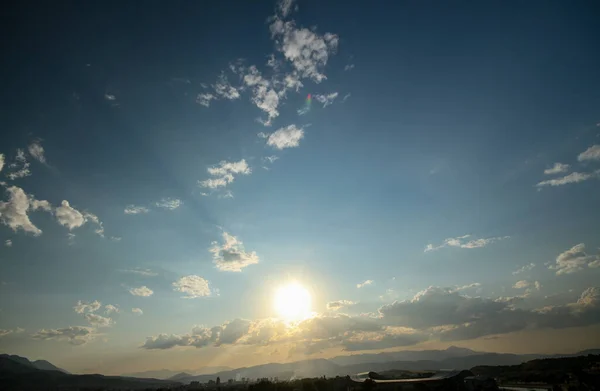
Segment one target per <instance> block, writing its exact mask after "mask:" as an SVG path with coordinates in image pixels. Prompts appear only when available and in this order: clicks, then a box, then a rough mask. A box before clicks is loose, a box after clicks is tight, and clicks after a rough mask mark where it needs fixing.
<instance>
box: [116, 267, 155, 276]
mask: <svg viewBox="0 0 600 391" xmlns="http://www.w3.org/2000/svg"><path fill="white" fill-rule="evenodd" d="M121 272H123V273H132V274H137V275H139V276H142V277H156V276H158V273H156V272H153V271H152V270H150V269H140V268H136V269H125V270H121Z"/></svg>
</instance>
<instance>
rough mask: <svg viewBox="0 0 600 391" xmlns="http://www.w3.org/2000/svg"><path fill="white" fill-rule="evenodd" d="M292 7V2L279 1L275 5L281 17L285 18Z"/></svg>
mask: <svg viewBox="0 0 600 391" xmlns="http://www.w3.org/2000/svg"><path fill="white" fill-rule="evenodd" d="M292 5H294V0H280V1H279V2H278V3H277V10H278V11H279V13H280V14H281V16H282V17H284V18H286V17H287V16H288V15H289V14H290V12H291V11H292Z"/></svg>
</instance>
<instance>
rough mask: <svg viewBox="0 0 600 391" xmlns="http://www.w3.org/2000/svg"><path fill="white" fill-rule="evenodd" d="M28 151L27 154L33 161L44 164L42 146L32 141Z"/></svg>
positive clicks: (44, 157)
mask: <svg viewBox="0 0 600 391" xmlns="http://www.w3.org/2000/svg"><path fill="white" fill-rule="evenodd" d="M28 150H29V154H30V155H31V156H32V157H33V158H34V159H36V160H37V161H39V162H40V163H44V164H45V163H46V156H44V147H42V144H40V142H39V141H34V142H33V143H31V144H29V147H28Z"/></svg>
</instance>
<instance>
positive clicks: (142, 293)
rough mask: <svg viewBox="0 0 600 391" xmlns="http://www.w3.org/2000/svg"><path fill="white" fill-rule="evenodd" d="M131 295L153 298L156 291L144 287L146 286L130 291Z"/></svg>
mask: <svg viewBox="0 0 600 391" xmlns="http://www.w3.org/2000/svg"><path fill="white" fill-rule="evenodd" d="M129 293H131V294H132V295H134V296H143V297H148V296H152V294H153V293H154V291H153V290H152V289H150V288H148V287H147V286H145V285H144V286H141V287H139V288H131V289H129Z"/></svg>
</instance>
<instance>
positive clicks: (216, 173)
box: [198, 159, 252, 189]
mask: <svg viewBox="0 0 600 391" xmlns="http://www.w3.org/2000/svg"><path fill="white" fill-rule="evenodd" d="M207 171H208V173H209V174H210V175H212V176H213V178H209V179H206V180H204V181H198V184H199V185H200V186H202V187H206V188H209V189H217V188H219V187H225V186H227V185H228V184H230V183H231V182H233V180H234V179H235V175H239V174H242V175H249V174H251V173H252V169H250V167H249V166H248V163H246V160H245V159H242V160H240V161H239V162H228V161H225V160H222V161H221V162H220V163H219V164H218V165H216V166H213V167H209V168H208V169H207Z"/></svg>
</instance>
